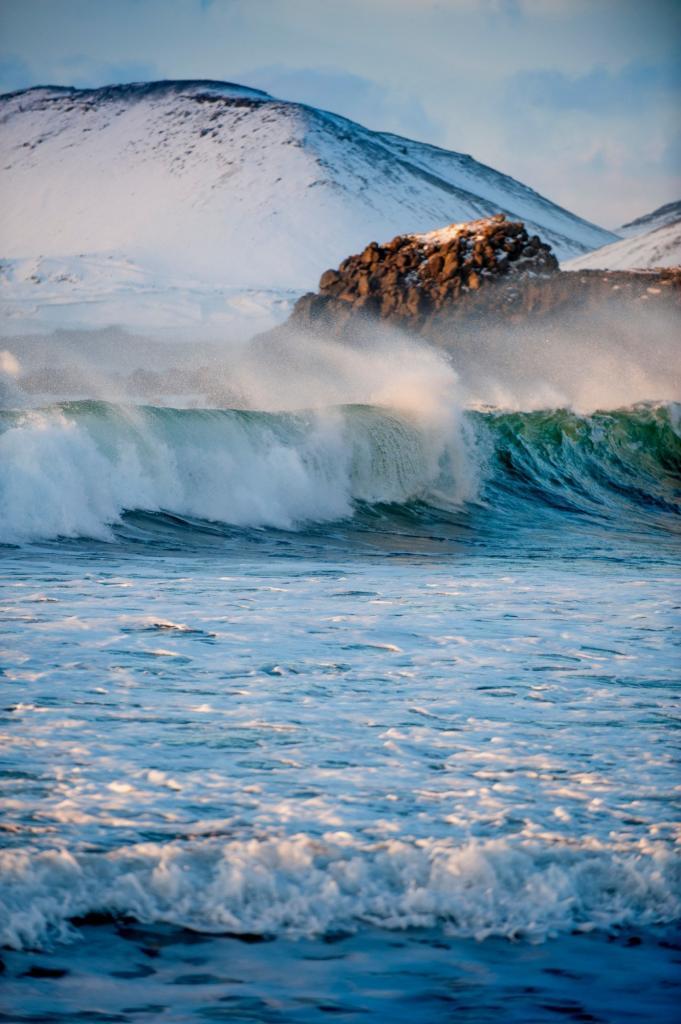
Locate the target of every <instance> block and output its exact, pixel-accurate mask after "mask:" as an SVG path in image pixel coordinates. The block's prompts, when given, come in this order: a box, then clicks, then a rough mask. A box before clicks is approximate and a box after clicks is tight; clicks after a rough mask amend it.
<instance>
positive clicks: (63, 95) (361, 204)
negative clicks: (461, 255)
mask: <svg viewBox="0 0 681 1024" xmlns="http://www.w3.org/2000/svg"><path fill="white" fill-rule="evenodd" d="M0 145H2V149H3V154H4V161H3V167H2V170H0V223H1V224H2V227H1V228H0V260H1V261H2V263H1V264H0V295H2V298H3V300H4V307H5V311H6V319H5V323H4V327H3V331H4V332H5V333H8V332H11V331H17V330H26V329H31V328H35V327H36V325H38V326H49V325H53V326H54V325H76V326H91V325H95V326H102V325H104V324H106V323H112V322H116V323H122V324H129V325H132V326H144V327H145V328H148V329H153V328H154V327H161V328H162V327H176V328H177V327H179V328H182V329H191V330H198V329H199V328H201V327H208V328H210V329H213V333H216V332H217V333H219V332H220V331H222V330H225V331H229V330H234V331H237V332H238V330H242V332H243V331H244V330H246V331H247V332H248V333H253V332H254V331H255V330H261V329H264V328H265V327H266V326H268V320H269V321H271V322H276V321H277V320H281V319H282V318H283V317H285V315H286V311H287V309H288V306H289V300H290V297H291V296H292V295H294V294H297V293H300V292H302V291H304V290H307V289H310V288H312V287H314V286H316V283H317V280H318V278H319V275H320V273H321V272H322V271H323V270H324V269H325V268H326V267H328V266H332V265H337V264H338V262H339V261H340V260H341V259H342V258H343V257H344V256H346V255H347V254H348V253H351V252H355V251H357V250H358V249H359V248H362V247H363V246H364V245H365V244H366V242H367V241H370V240H372V239H376V240H387V239H389V238H390V237H392V236H393V235H396V234H398V233H400V234H401V233H405V232H422V231H428V230H432V229H435V228H438V227H441V226H442V225H443V224H448V223H451V222H452V221H465V220H471V219H476V218H479V217H484V216H489V215H491V214H493V213H496V212H504V213H506V214H507V215H508V216H509V217H511V218H514V219H520V220H523V221H525V223H526V224H527V227H528V230H529V231H530V232H536V233H537V234H539V235H540V236H541V237H542V238H543V239H544V240H546V241H547V242H549V243H550V244H551V245H552V246H553V248H554V250H555V251H556V253H557V255H558V256H559V257H561V258H568V257H570V256H576V255H579V254H582V253H584V252H587V251H589V250H591V249H593V248H596V247H598V246H602V245H604V244H606V243H608V242H611V241H613V240H614V239H615V237H616V236H614V235H612V234H611V233H610V232H607V231H605V230H603V229H601V228H599V227H596V226H595V225H593V224H589V223H588V222H586V221H584V220H582V219H581V218H579V217H576V216H574V215H573V214H571V213H569V212H568V211H566V210H563V209H561V208H560V207H558V206H556V205H555V204H553V203H551V202H550V201H549V200H547V199H544V198H543V197H542V196H540V195H539V194H538V193H536V192H534V191H533V190H532V189H530V188H528V187H527V186H525V185H522V184H521V183H520V182H517V181H515V180H514V179H513V178H510V177H508V176H506V175H503V174H500V173H499V172H497V171H495V170H493V169H492V168H489V167H486V166H484V165H483V164H480V163H478V162H477V161H475V160H473V159H472V158H471V157H469V156H465V155H462V154H459V153H453V152H450V151H448V150H444V149H439V148H437V147H435V146H430V145H426V144H424V143H419V142H414V141H411V140H409V139H404V138H400V137H399V136H396V135H390V134H385V133H381V132H373V131H369V130H368V129H366V128H363V127H361V126H360V125H358V124H355V123H354V122H352V121H348V120H346V119H345V118H342V117H338V116H337V115H335V114H331V113H327V112H325V111H321V110H317V109H316V108H314V107H309V106H305V105H302V104H297V103H289V102H285V101H281V100H277V99H273V98H272V97H271V96H269V95H268V94H267V93H263V92H260V91H259V90H256V89H249V88H246V87H243V86H239V85H232V84H230V83H223V82H209V81H196V82H153V83H145V84H133V85H120V86H109V87H106V88H102V89H71V88H59V87H41V88H35V89H29V90H26V91H24V92H18V93H12V94H9V95H6V96H3V97H0ZM242 295H243V296H246V299H245V301H241V298H240V296H242ZM249 296H250V298H249ZM140 319H141V321H142V323H140Z"/></svg>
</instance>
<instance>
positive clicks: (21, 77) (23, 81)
mask: <svg viewBox="0 0 681 1024" xmlns="http://www.w3.org/2000/svg"><path fill="white" fill-rule="evenodd" d="M34 84H35V81H34V78H33V73H32V71H31V69H30V67H29V66H28V64H27V63H26V61H25V60H22V59H21V57H16V56H14V55H13V54H7V55H3V56H0V92H15V91H16V90H17V89H26V88H27V86H29V85H34Z"/></svg>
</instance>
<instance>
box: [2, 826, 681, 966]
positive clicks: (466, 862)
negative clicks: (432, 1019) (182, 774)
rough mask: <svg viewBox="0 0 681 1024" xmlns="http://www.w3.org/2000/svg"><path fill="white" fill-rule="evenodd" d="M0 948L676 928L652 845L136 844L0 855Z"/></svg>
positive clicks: (665, 861)
mask: <svg viewBox="0 0 681 1024" xmlns="http://www.w3.org/2000/svg"><path fill="white" fill-rule="evenodd" d="M0 868H1V870H2V889H1V890H0V893H1V895H0V908H1V909H2V914H1V915H0V917H1V919H2V930H1V931H0V938H1V940H2V942H3V943H4V944H5V945H7V946H10V947H11V948H14V949H22V948H30V949H35V948H40V947H44V946H49V945H50V944H51V943H53V942H55V941H63V940H65V939H69V938H73V937H74V936H75V934H76V932H75V931H74V928H73V925H72V921H73V919H74V918H75V919H79V918H87V916H88V915H93V914H97V915H102V914H110V915H112V916H113V917H120V918H130V917H132V918H134V919H135V920H137V921H139V922H142V923H145V924H153V923H156V924H159V923H165V924H172V925H175V926H177V927H185V928H191V929H194V930H196V931H199V932H207V933H220V932H230V933H236V934H239V933H247V934H259V935H270V936H273V935H278V936H288V937H300V936H307V937H312V936H318V935H323V934H325V933H328V932H333V931H339V930H340V931H342V930H350V931H355V930H356V929H357V928H360V927H362V926H368V925H369V926H373V927H380V928H384V929H388V930H404V929H408V928H434V927H438V926H440V927H444V928H445V932H446V934H448V935H453V936H456V937H459V938H475V939H477V940H482V939H485V938H488V937H490V936H502V937H505V938H509V939H521V938H522V939H526V940H530V941H535V942H536V941H543V940H545V939H547V938H549V937H554V938H555V937H556V936H557V935H560V934H561V933H566V932H571V931H572V930H574V929H577V930H579V931H586V932H588V931H592V930H594V929H600V930H608V929H613V928H643V927H651V926H660V925H665V924H669V923H670V922H673V921H675V920H676V919H678V917H679V916H681V864H680V863H679V861H678V860H677V859H675V858H674V856H673V855H672V853H670V851H669V850H668V849H665V848H664V846H663V845H659V846H656V844H654V843H649V844H641V846H640V847H639V848H634V849H631V850H627V849H622V850H618V849H617V848H616V847H613V846H612V844H610V846H608V845H606V844H603V843H600V842H598V841H593V840H592V841H589V840H585V841H583V842H576V843H569V844H561V843H555V844H541V843H538V842H521V841H508V840H489V841H487V842H479V841H478V842H475V841H471V842H467V843H465V844H463V845H461V846H457V845H455V844H453V843H451V842H447V841H445V840H435V839H422V840H416V841H414V840H412V841H406V840H398V839H395V840H389V841H387V842H383V843H374V844H372V843H362V842H360V841H358V840H357V839H354V838H353V837H352V836H350V835H349V834H347V833H339V834H326V835H322V836H320V837H318V838H313V837H310V836H304V835H293V836H290V837H288V838H281V839H276V838H266V839H245V840H228V841H222V842H218V841H207V842H204V843H186V844H185V843H168V844H166V845H159V844H157V843H142V844H136V845H133V846H130V847H125V848H122V849H120V850H117V851H113V852H110V853H107V854H103V855H102V854H87V853H83V852H75V851H74V852H70V851H68V850H66V849H54V850H43V851H41V852H33V853H31V852H30V851H26V850H22V851H12V850H7V851H4V852H3V853H2V854H0Z"/></svg>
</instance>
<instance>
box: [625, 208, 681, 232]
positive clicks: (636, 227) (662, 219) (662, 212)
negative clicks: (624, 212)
mask: <svg viewBox="0 0 681 1024" xmlns="http://www.w3.org/2000/svg"><path fill="white" fill-rule="evenodd" d="M680 220H681V199H679V200H677V201H676V202H675V203H665V205H664V206H658V208H657V209H656V210H653V211H652V213H645V214H644V215H643V216H642V217H637V218H636V220H630V221H629V223H628V224H623V225H622V227H621V228H618V229H617V231H616V232H615V234H617V235H621V236H622V237H623V238H630V237H631V236H632V235H643V234H647V233H648V232H649V231H655V230H656V228H664V227H666V226H667V225H668V224H675V223H676V222H677V221H680Z"/></svg>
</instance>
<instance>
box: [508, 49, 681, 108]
mask: <svg viewBox="0 0 681 1024" xmlns="http://www.w3.org/2000/svg"><path fill="white" fill-rule="evenodd" d="M679 89H681V61H678V60H674V61H671V60H670V61H664V62H659V63H655V64H650V63H640V62H639V63H630V64H627V65H626V66H625V67H623V68H621V69H619V70H616V71H613V70H611V69H608V68H603V67H597V68H593V69H592V70H591V71H589V72H587V73H585V74H581V75H568V74H565V73H564V72H561V71H555V70H530V71H520V72H518V73H517V74H515V75H513V76H512V77H511V79H510V80H509V83H508V90H507V92H506V96H507V99H508V102H509V104H516V103H517V104H523V105H530V106H533V107H537V108H540V109H550V110H553V111H556V112H564V111H570V110H582V111H589V112H591V113H594V114H596V113H598V114H614V113H618V112H629V113H632V112H634V111H641V110H644V109H645V108H646V107H648V106H651V105H652V104H654V103H657V102H659V101H660V100H662V101H664V100H668V101H670V102H675V101H676V99H677V96H678V91H679Z"/></svg>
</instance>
